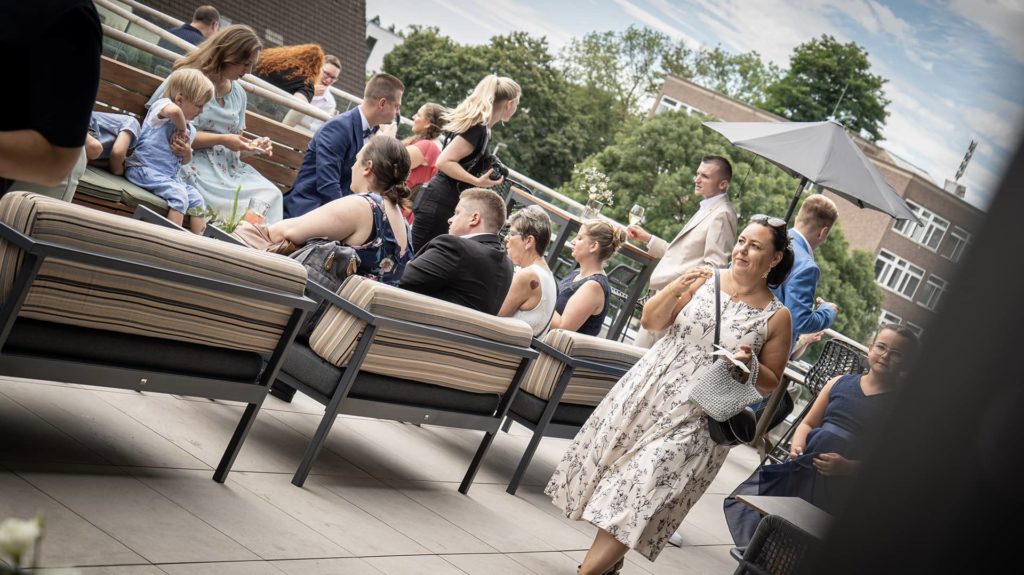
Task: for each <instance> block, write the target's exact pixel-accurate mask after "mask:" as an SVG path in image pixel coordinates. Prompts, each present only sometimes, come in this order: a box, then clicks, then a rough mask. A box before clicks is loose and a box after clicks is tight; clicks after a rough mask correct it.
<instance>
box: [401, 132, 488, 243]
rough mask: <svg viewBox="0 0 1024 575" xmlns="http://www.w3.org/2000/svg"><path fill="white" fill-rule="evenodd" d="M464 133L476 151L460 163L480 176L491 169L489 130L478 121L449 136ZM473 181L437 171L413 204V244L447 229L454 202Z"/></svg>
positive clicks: (468, 170) (427, 240)
mask: <svg viewBox="0 0 1024 575" xmlns="http://www.w3.org/2000/svg"><path fill="white" fill-rule="evenodd" d="M455 136H461V137H462V138H463V139H465V140H466V141H467V142H469V143H470V144H472V145H473V152H472V153H470V154H469V155H468V156H466V157H465V158H462V159H461V160H459V165H460V166H462V168H463V169H464V170H466V171H467V172H469V173H470V174H472V175H474V176H477V177H479V176H480V175H481V174H483V173H484V172H486V171H487V170H488V169H490V162H488V161H487V159H488V158H489V157H490V154H489V153H488V151H487V147H488V145H489V144H490V137H491V134H490V130H488V129H487V126H485V125H483V124H477V125H475V126H473V127H472V128H470V129H468V130H466V131H465V132H463V133H461V134H453V135H452V136H451V138H450V139H449V140H448V143H450V142H451V140H453V139H455ZM472 187H473V185H472V184H467V183H465V182H460V181H458V180H454V179H452V178H450V177H448V176H447V175H446V174H445V173H444V172H441V171H438V172H437V174H435V175H434V177H433V178H431V179H430V181H429V182H427V183H426V184H424V185H423V188H422V189H421V190H420V192H419V193H418V194H417V195H416V201H415V202H413V205H412V213H413V216H414V217H413V224H412V245H414V246H416V249H417V250H419V249H422V248H423V246H425V245H427V243H428V242H430V240H432V239H434V238H436V237H437V236H439V235H441V234H447V233H448V218H451V217H452V216H453V215H455V206H456V205H457V204H458V203H459V195H460V194H461V193H462V192H463V190H467V189H469V188H472Z"/></svg>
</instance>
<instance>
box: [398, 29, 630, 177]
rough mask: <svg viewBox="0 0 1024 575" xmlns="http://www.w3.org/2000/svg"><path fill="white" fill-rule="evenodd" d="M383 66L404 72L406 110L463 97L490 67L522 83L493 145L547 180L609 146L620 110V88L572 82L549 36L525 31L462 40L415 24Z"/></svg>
mask: <svg viewBox="0 0 1024 575" xmlns="http://www.w3.org/2000/svg"><path fill="white" fill-rule="evenodd" d="M384 69H385V70H387V71H388V72H389V73H391V74H394V75H396V76H398V77H399V78H401V79H402V82H403V83H404V84H405V87H406V89H405V95H404V96H403V103H402V107H403V108H404V109H405V110H406V112H405V113H406V114H407V115H411V112H410V110H416V109H418V108H419V107H420V106H421V105H423V104H424V103H426V102H436V103H439V104H442V105H444V106H447V107H454V106H456V105H458V103H459V102H460V101H462V99H463V98H465V97H466V96H467V95H469V93H470V92H472V90H473V88H474V87H475V86H476V84H477V83H478V82H479V81H480V80H481V79H482V78H483V77H484V76H486V75H487V74H499V75H502V76H508V77H510V78H512V79H513V80H515V81H516V82H518V83H519V85H520V86H522V88H523V95H522V98H521V100H520V103H519V111H518V112H517V113H516V115H515V117H513V118H512V120H511V121H509V122H507V123H505V124H499V125H497V126H495V127H494V130H493V131H492V134H491V142H492V149H493V148H494V147H497V146H498V145H499V144H503V145H502V146H500V151H499V152H498V155H499V157H500V158H501V160H502V162H504V163H505V164H506V165H508V166H509V167H511V168H514V169H515V170H517V171H519V172H522V173H524V174H526V175H527V176H529V177H531V178H533V179H535V180H537V181H540V182H542V183H544V184H547V185H551V186H557V185H559V184H560V183H562V182H564V181H565V180H566V179H567V178H568V177H569V174H570V171H571V170H572V167H573V165H574V164H575V163H577V162H579V161H581V160H582V159H584V158H586V157H587V156H589V155H591V154H593V153H595V152H596V151H598V150H600V149H602V148H603V147H604V146H605V145H607V143H608V142H609V141H610V138H611V137H612V136H613V135H614V134H615V132H616V131H617V130H618V126H619V124H621V121H622V120H621V118H619V117H618V116H616V115H614V114H609V113H608V110H609V109H610V108H611V107H613V106H614V103H615V102H616V100H615V98H614V96H613V95H612V94H610V93H608V92H606V91H605V90H603V89H601V88H599V87H595V86H576V85H574V84H571V83H570V82H568V81H567V80H566V78H565V75H564V74H563V73H562V71H561V70H560V69H559V68H558V67H557V66H555V64H554V59H553V57H552V55H551V53H550V51H549V49H548V45H547V41H546V40H544V39H543V38H534V37H531V36H529V35H527V34H526V33H523V32H515V33H512V34H510V35H507V36H495V37H494V38H492V39H491V41H490V43H489V44H486V45H482V46H472V45H463V44H458V43H456V42H454V41H452V40H451V39H450V38H448V37H447V36H443V35H441V34H440V33H439V32H438V31H437V29H436V28H418V27H414V28H411V29H410V30H409V31H408V32H407V33H406V34H405V41H404V42H403V43H402V44H400V45H399V46H397V47H395V49H394V50H392V51H391V52H390V53H389V54H388V55H387V56H385V58H384Z"/></svg>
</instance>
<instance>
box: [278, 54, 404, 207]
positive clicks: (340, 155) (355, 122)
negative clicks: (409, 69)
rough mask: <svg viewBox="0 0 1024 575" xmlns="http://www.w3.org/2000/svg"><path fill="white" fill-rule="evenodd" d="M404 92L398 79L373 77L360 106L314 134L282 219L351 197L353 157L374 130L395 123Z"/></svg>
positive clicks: (354, 159) (330, 121) (334, 118)
mask: <svg viewBox="0 0 1024 575" xmlns="http://www.w3.org/2000/svg"><path fill="white" fill-rule="evenodd" d="M404 91H405V86H404V85H403V84H402V81H401V80H399V79H398V78H396V77H394V76H392V75H390V74H376V75H375V76H374V77H373V78H370V81H369V82H367V83H366V89H365V90H363V103H362V104H360V105H359V106H357V107H355V108H352V109H351V110H349V111H347V112H345V113H344V114H341V115H338V116H335V117H333V118H331V119H330V120H328V121H327V122H326V123H325V124H324V125H323V126H321V127H320V129H319V130H317V131H316V134H314V135H313V138H312V139H311V140H310V141H309V148H307V149H306V155H305V156H303V157H302V166H301V167H300V168H299V173H298V175H297V176H295V183H294V184H293V185H292V189H291V191H290V192H288V193H287V194H285V196H284V217H286V218H294V217H295V216H301V215H302V214H304V213H306V212H309V211H312V210H314V209H316V208H319V207H320V206H322V205H324V204H326V203H327V202H330V201H331V200H336V199H338V198H341V197H343V196H347V195H349V194H351V193H352V190H351V188H350V186H351V185H352V166H353V164H355V162H356V154H358V153H359V150H360V149H362V147H363V141H364V140H365V139H366V138H368V137H370V135H371V134H374V133H376V131H377V126H380V125H381V124H387V123H390V122H393V121H395V116H397V115H398V109H399V108H400V107H401V105H402V93H403V92H404Z"/></svg>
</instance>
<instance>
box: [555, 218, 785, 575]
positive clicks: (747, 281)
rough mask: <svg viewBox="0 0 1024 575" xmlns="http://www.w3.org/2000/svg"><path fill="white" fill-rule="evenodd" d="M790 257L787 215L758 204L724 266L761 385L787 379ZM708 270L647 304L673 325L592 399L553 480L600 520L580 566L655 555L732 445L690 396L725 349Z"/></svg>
mask: <svg viewBox="0 0 1024 575" xmlns="http://www.w3.org/2000/svg"><path fill="white" fill-rule="evenodd" d="M792 266H793V251H792V249H791V248H790V247H789V237H788V235H787V233H786V224H785V222H784V221H782V220H780V219H778V218H769V217H767V216H754V217H753V218H751V221H750V224H749V225H748V226H747V227H746V228H745V229H744V230H743V231H742V232H741V233H740V236H739V238H738V239H737V240H736V245H735V247H734V248H733V251H732V265H731V266H730V267H729V269H725V270H722V271H721V274H720V275H721V290H722V298H721V299H722V310H721V316H722V325H721V345H722V346H723V347H725V348H726V349H728V350H730V351H732V353H733V355H734V357H735V358H736V359H738V360H740V361H742V362H744V363H747V364H748V365H749V362H750V361H752V360H753V361H758V362H760V366H759V373H758V376H757V380H756V381H755V382H754V385H755V386H756V387H757V389H758V391H759V392H760V393H761V394H763V395H766V394H768V393H770V392H771V391H772V390H773V389H774V388H775V387H776V386H777V385H778V384H779V377H780V376H781V375H782V371H783V369H784V368H785V365H786V357H787V355H788V353H789V344H790V332H791V329H792V328H791V319H790V315H789V310H787V309H786V308H785V307H784V306H783V305H782V303H781V302H779V301H778V300H777V299H775V297H774V296H773V295H772V293H771V291H770V290H769V286H775V285H778V284H780V283H782V281H783V280H784V279H785V278H786V274H788V273H789V270H790V269H791V268H792ZM710 277H711V272H710V268H707V267H703V266H702V267H697V268H693V269H691V270H688V271H686V272H685V273H683V274H682V275H681V276H680V277H679V278H678V279H676V280H675V281H673V282H672V283H671V284H669V285H668V286H667V287H666V288H665V289H663V290H661V291H659V292H658V293H657V294H656V295H655V296H654V297H653V298H651V300H650V301H649V302H648V303H647V305H645V306H644V312H643V317H642V319H641V323H642V324H643V326H644V327H645V328H647V329H654V330H663V329H666V328H668V329H669V331H668V333H667V334H666V336H665V337H664V338H663V339H661V340H660V341H659V342H658V343H657V344H656V345H655V346H654V347H653V348H651V350H650V351H648V352H647V354H646V355H645V356H644V357H643V358H642V359H641V360H640V361H639V362H637V363H636V365H635V366H634V367H633V368H632V369H630V370H629V372H627V373H626V375H624V376H623V377H622V379H621V380H619V382H618V383H617V384H616V385H615V387H613V388H612V390H611V391H610V392H609V393H608V395H607V396H606V397H605V399H604V400H603V401H602V402H601V404H600V405H599V406H598V407H597V408H596V409H595V410H594V413H593V414H592V415H591V416H590V419H588V420H587V422H586V424H584V426H583V428H582V429H580V432H579V434H577V436H576V439H575V440H574V441H573V444H572V446H570V448H569V450H568V452H567V453H566V454H565V456H564V457H563V458H562V461H561V463H560V464H559V466H558V468H557V469H556V470H555V474H554V476H552V478H551V481H550V482H549V483H548V486H547V488H546V490H545V492H546V493H547V494H548V495H550V496H551V498H552V501H553V503H554V504H555V505H556V506H558V507H559V508H561V509H562V511H563V512H564V513H565V514H566V516H567V517H569V518H571V519H577V520H584V521H588V522H590V523H592V524H594V525H595V526H596V527H597V528H598V532H597V537H596V538H595V539H594V543H593V545H592V546H591V548H590V551H589V552H588V553H587V556H586V558H585V559H584V561H583V564H582V565H581V566H580V569H579V573H581V574H588V575H589V574H603V573H617V572H618V569H619V568H621V565H622V560H623V557H624V556H625V554H626V552H627V551H629V549H631V548H632V549H636V550H637V551H638V552H639V553H641V554H642V555H644V556H645V557H647V559H649V560H651V561H654V559H655V558H656V557H657V556H658V554H659V553H660V552H661V550H662V548H663V547H664V546H665V543H666V542H667V541H668V538H669V536H671V535H672V533H673V532H674V531H675V530H676V528H677V527H678V526H679V524H680V523H682V521H683V518H684V517H685V516H686V514H687V512H689V510H690V508H692V507H693V505H694V504H695V503H696V502H697V500H698V499H700V497H701V495H702V494H703V493H704V491H705V490H706V489H707V488H708V486H709V485H710V484H711V481H712V480H713V479H714V478H715V475H716V474H717V473H718V470H719V469H720V468H721V466H722V463H723V462H724V461H725V458H726V455H728V452H729V449H728V448H727V447H722V446H719V445H717V444H715V443H714V441H712V439H711V436H710V435H709V434H708V419H707V416H706V415H705V414H704V411H703V410H702V409H701V408H700V406H698V405H697V404H695V403H692V402H690V401H689V396H690V391H691V390H692V389H693V386H694V384H695V383H696V381H697V378H698V377H699V376H700V374H701V373H702V372H703V371H704V369H705V368H706V367H708V366H709V365H710V364H711V362H712V361H713V359H712V358H713V357H715V356H712V355H711V352H712V351H713V349H712V343H713V342H714V333H715V294H714V282H713V281H708V279H709V278H710ZM720 361H724V360H720ZM734 371H735V374H734V376H735V377H737V378H738V379H739V378H742V377H745V376H744V375H743V374H742V373H741V372H739V371H738V370H735V369H734Z"/></svg>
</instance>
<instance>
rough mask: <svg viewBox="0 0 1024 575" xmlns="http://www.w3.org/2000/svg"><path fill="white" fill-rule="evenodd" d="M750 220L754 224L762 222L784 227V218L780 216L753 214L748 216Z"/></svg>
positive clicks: (771, 225)
mask: <svg viewBox="0 0 1024 575" xmlns="http://www.w3.org/2000/svg"><path fill="white" fill-rule="evenodd" d="M750 221H751V222H754V223H755V224H762V225H766V226H770V227H773V228H782V229H786V220H784V219H782V218H776V217H775V216H769V215H766V214H754V215H752V216H750Z"/></svg>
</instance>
